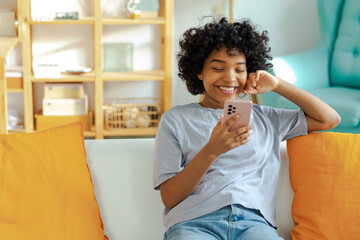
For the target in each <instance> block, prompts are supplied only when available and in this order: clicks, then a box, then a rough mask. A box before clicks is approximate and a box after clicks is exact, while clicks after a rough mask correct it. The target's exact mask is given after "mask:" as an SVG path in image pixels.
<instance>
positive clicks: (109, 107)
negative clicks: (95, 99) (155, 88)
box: [104, 98, 160, 130]
mask: <svg viewBox="0 0 360 240" xmlns="http://www.w3.org/2000/svg"><path fill="white" fill-rule="evenodd" d="M104 110H105V129H107V130H118V129H122V128H153V127H157V126H158V124H159V119H160V104H159V102H158V100H157V99H121V98H112V99H107V100H106V101H105V106H104Z"/></svg>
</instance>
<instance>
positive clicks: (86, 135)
mask: <svg viewBox="0 0 360 240" xmlns="http://www.w3.org/2000/svg"><path fill="white" fill-rule="evenodd" d="M84 136H85V137H95V136H96V133H95V132H93V131H85V132H84Z"/></svg>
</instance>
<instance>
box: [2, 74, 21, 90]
mask: <svg viewBox="0 0 360 240" xmlns="http://www.w3.org/2000/svg"><path fill="white" fill-rule="evenodd" d="M6 88H7V89H22V88H23V79H22V78H12V77H7V78H6Z"/></svg>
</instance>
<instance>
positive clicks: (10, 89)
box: [6, 88, 24, 93]
mask: <svg viewBox="0 0 360 240" xmlns="http://www.w3.org/2000/svg"><path fill="white" fill-rule="evenodd" d="M6 91H7V92H8V93H23V92H24V89H23V88H8V89H7V90H6Z"/></svg>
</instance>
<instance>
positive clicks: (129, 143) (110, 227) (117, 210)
mask: <svg viewBox="0 0 360 240" xmlns="http://www.w3.org/2000/svg"><path fill="white" fill-rule="evenodd" d="M154 142H155V141H154V139H152V138H149V139H105V140H86V141H85V147H86V154H87V162H88V165H89V168H90V172H91V176H92V180H93V183H94V189H95V195H96V198H97V201H98V203H99V207H100V211H101V216H102V219H103V222H104V226H105V233H106V235H107V236H108V237H109V238H110V240H120V239H124V240H138V239H147V240H160V239H162V238H163V233H164V226H163V224H162V212H163V204H162V202H161V198H160V193H159V192H158V191H155V190H153V188H152V171H153V170H152V168H153V165H152V163H153V151H154ZM281 157H282V165H281V173H280V178H279V187H278V196H277V219H278V232H279V235H280V236H282V237H283V238H284V239H286V240H290V230H291V228H292V227H293V221H292V219H291V202H292V197H293V192H292V189H291V187H290V183H289V171H288V158H287V154H286V148H285V143H283V144H282V146H281Z"/></svg>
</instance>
